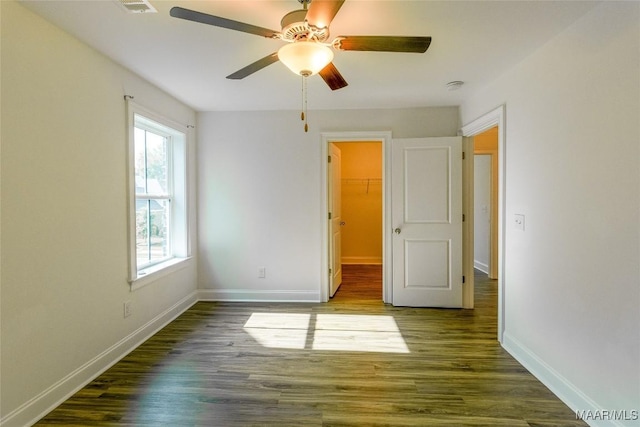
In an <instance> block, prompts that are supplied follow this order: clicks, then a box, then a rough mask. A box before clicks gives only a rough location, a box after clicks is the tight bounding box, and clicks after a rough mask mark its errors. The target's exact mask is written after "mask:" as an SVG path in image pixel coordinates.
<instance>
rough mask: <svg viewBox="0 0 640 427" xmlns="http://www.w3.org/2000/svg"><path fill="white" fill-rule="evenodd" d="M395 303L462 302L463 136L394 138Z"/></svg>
mask: <svg viewBox="0 0 640 427" xmlns="http://www.w3.org/2000/svg"><path fill="white" fill-rule="evenodd" d="M391 178H392V213H391V219H392V224H393V227H394V233H393V305H396V306H411V307H462V138H461V137H446V138H417V139H394V140H393V146H392V170H391Z"/></svg>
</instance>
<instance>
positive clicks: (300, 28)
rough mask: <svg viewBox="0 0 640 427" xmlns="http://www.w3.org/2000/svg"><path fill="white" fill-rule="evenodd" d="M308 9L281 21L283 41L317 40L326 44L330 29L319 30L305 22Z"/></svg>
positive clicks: (290, 13) (285, 17)
mask: <svg viewBox="0 0 640 427" xmlns="http://www.w3.org/2000/svg"><path fill="white" fill-rule="evenodd" d="M306 16H307V10H306V9H299V10H294V11H293V12H289V13H287V14H286V15H284V17H283V18H282V20H281V21H280V26H281V27H282V39H283V40H286V41H298V40H316V41H319V42H324V41H325V40H327V39H328V38H329V28H328V27H325V28H318V27H315V26H313V25H309V23H308V22H307V21H306V20H305V18H306Z"/></svg>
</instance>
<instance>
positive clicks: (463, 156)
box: [462, 151, 465, 160]
mask: <svg viewBox="0 0 640 427" xmlns="http://www.w3.org/2000/svg"><path fill="white" fill-rule="evenodd" d="M464 158H465V154H464V151H463V152H462V160H464Z"/></svg>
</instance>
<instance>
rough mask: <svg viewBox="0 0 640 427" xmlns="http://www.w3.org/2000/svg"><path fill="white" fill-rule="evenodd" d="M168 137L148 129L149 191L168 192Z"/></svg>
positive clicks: (152, 192) (150, 192)
mask: <svg viewBox="0 0 640 427" xmlns="http://www.w3.org/2000/svg"><path fill="white" fill-rule="evenodd" d="M167 166H168V162H167V138H165V137H164V136H161V135H157V134H154V133H151V132H149V131H147V193H148V194H168V193H169V189H168V186H167V183H168V175H169V171H168V167H167Z"/></svg>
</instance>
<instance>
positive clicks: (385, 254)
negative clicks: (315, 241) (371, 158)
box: [320, 131, 392, 304]
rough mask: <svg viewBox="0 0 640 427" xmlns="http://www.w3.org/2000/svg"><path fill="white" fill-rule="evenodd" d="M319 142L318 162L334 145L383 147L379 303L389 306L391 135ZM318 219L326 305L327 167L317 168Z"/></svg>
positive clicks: (339, 135) (333, 135) (332, 135)
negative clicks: (318, 169) (318, 192)
mask: <svg viewBox="0 0 640 427" xmlns="http://www.w3.org/2000/svg"><path fill="white" fill-rule="evenodd" d="M320 138H321V144H320V145H321V147H320V150H321V153H320V154H321V157H320V158H321V159H327V158H328V156H329V144H330V143H334V142H354V143H355V142H361V141H373V142H380V143H381V144H382V230H380V232H381V233H382V301H383V302H385V303H389V304H390V303H391V301H392V295H391V289H389V288H390V285H391V276H390V274H391V269H390V268H387V265H388V262H389V260H391V250H392V248H391V222H390V221H391V211H390V209H391V203H390V202H389V196H390V194H391V189H390V185H391V180H390V179H388V178H389V177H390V176H391V169H390V168H391V164H390V162H389V161H388V160H389V159H391V132H390V131H371V132H366V131H365V132H323V133H321V134H320ZM320 170H321V175H320V183H321V191H320V215H321V216H322V218H321V223H322V230H321V231H322V255H321V263H320V268H321V275H320V301H321V302H327V301H329V241H330V240H329V224H328V220H327V213H328V195H329V192H328V179H329V178H328V176H327V175H328V174H327V167H326V163H324V165H323V167H321V168H320Z"/></svg>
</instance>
